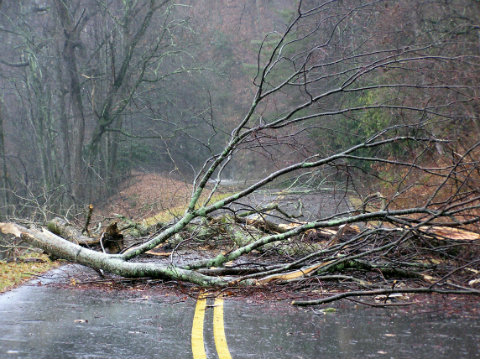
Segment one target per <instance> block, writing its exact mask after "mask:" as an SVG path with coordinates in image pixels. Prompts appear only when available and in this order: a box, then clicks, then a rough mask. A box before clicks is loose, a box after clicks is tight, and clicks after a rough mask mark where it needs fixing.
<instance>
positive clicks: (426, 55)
mask: <svg viewBox="0 0 480 359" xmlns="http://www.w3.org/2000/svg"><path fill="white" fill-rule="evenodd" d="M385 3H389V2H388V1H386V2H385ZM315 4H316V2H308V3H304V2H302V1H300V3H299V7H298V10H297V13H296V14H295V16H294V18H293V20H292V22H291V23H290V24H289V25H288V26H287V27H286V30H285V32H284V33H283V34H282V35H278V34H276V35H272V36H273V37H274V40H275V41H273V45H272V41H270V39H269V38H267V39H265V42H264V43H263V44H262V47H261V48H260V52H259V55H258V64H257V75H256V77H255V81H254V83H255V85H256V92H255V95H254V97H253V101H252V104H251V106H250V107H249V109H248V110H247V112H246V114H245V116H244V117H243V118H242V119H240V120H239V121H238V123H237V124H236V126H235V127H234V128H233V129H232V130H231V133H230V136H229V138H228V140H227V142H226V143H225V145H224V147H223V149H222V150H221V151H220V152H218V153H216V154H214V155H212V157H211V158H209V159H207V161H206V162H205V164H204V166H203V168H201V169H200V170H199V171H198V172H197V173H196V175H195V180H194V183H193V186H192V195H191V198H190V201H189V203H188V205H187V206H186V209H185V211H184V213H183V215H181V216H180V217H179V218H177V219H176V220H175V221H173V222H171V223H168V224H167V225H162V226H161V227H162V228H161V229H160V230H158V231H156V232H153V233H151V235H150V236H149V237H146V238H144V240H143V241H142V242H141V243H140V244H138V245H135V246H133V247H132V248H129V249H127V250H125V251H123V252H121V253H115V254H109V253H104V252H103V251H101V250H93V249H89V248H85V247H83V246H81V244H87V243H90V242H89V240H88V239H85V238H84V237H82V236H80V235H75V234H74V235H73V236H72V235H71V234H66V233H62V231H59V230H56V231H55V232H56V233H57V234H59V235H61V236H64V237H65V238H68V239H69V240H65V239H62V238H61V237H59V236H57V235H54V234H52V233H51V232H49V231H47V230H45V229H41V228H40V229H39V228H26V227H22V226H20V225H15V224H12V223H4V224H1V225H0V229H1V230H2V232H4V233H10V234H13V235H15V236H16V237H18V238H21V239H22V240H24V241H26V242H28V243H30V244H32V245H35V246H37V247H40V248H42V249H43V250H45V251H46V252H48V253H50V254H53V255H55V256H57V257H60V258H65V259H67V260H70V261H73V262H76V263H80V264H83V265H86V266H89V267H92V268H95V269H99V270H100V269H101V270H104V271H106V272H110V273H114V274H118V275H121V276H124V277H136V278H138V277H149V278H162V279H166V280H178V281H187V282H191V283H195V284H197V285H200V286H217V287H226V286H248V285H270V284H273V283H275V284H289V285H292V286H302V288H307V289H308V288H312V290H313V289H317V292H318V287H319V286H320V287H323V286H324V285H326V283H329V282H331V281H333V282H336V283H347V284H348V285H349V286H350V287H353V289H354V290H352V291H350V294H339V295H337V296H336V297H333V299H339V298H344V297H346V296H349V295H352V296H354V295H355V296H362V295H377V294H379V293H383V294H392V293H394V292H409V293H413V292H418V293H435V292H439V293H456V294H458V293H460V294H473V295H479V291H478V290H477V289H476V286H477V285H478V283H479V281H478V277H479V275H480V267H479V263H480V262H479V261H478V260H477V259H476V258H477V256H478V253H479V251H478V243H479V238H480V237H479V235H478V233H476V232H478V222H479V221H480V193H479V192H478V185H477V184H478V181H479V175H478V173H479V169H480V167H479V163H478V158H479V157H478V154H479V152H480V149H479V147H480V142H478V141H470V140H469V141H467V140H465V141H460V142H455V141H454V140H455V139H452V138H448V128H449V126H450V125H451V126H454V125H455V124H456V123H457V122H458V120H459V116H460V115H459V113H461V116H462V118H464V117H468V114H466V113H464V112H462V111H464V110H463V109H464V106H466V103H470V102H471V101H478V99H476V100H475V98H474V96H473V95H472V92H473V93H474V92H475V91H477V90H478V86H476V85H472V84H471V83H470V82H469V81H467V79H466V78H463V77H462V76H457V77H455V79H451V78H448V81H449V82H445V81H446V80H445V79H444V78H443V77H442V76H440V75H439V74H438V73H439V72H440V71H442V70H444V69H445V68H449V69H450V68H455V69H460V68H461V69H465V67H468V68H470V69H472V70H473V69H477V68H478V63H479V62H478V61H477V62H476V61H474V60H478V56H477V55H475V54H473V53H471V52H469V48H468V47H464V46H461V47H451V40H452V37H449V35H448V34H447V35H444V36H443V37H442V38H441V39H436V40H432V41H434V42H431V43H425V42H423V41H424V40H425V39H424V38H422V41H419V42H418V43H413V44H412V43H410V42H409V43H405V44H401V43H400V44H397V45H396V46H392V45H391V43H390V42H387V43H386V44H383V43H373V45H372V44H367V42H362V43H364V44H365V45H364V47H362V46H360V48H356V47H355V48H354V49H353V48H350V47H348V46H346V47H345V48H344V49H342V50H343V51H338V50H339V49H338V46H340V44H341V43H342V41H344V39H343V35H344V33H343V32H340V33H339V31H338V29H339V28H340V27H341V28H344V29H345V28H348V29H350V30H352V32H355V31H360V32H362V34H363V35H364V36H367V35H369V38H371V37H373V34H371V33H369V31H370V30H371V29H373V28H374V27H372V26H371V25H369V24H367V23H366V22H365V21H366V18H365V17H364V16H363V14H365V13H368V14H370V15H371V16H372V18H373V19H374V20H375V21H378V22H379V21H381V19H382V16H383V15H382V14H384V15H385V12H388V11H387V10H386V9H388V7H387V6H385V7H383V5H379V4H378V2H373V3H369V2H364V3H361V4H360V3H358V2H353V1H345V2H342V5H341V6H340V5H338V3H337V2H326V3H325V4H320V5H318V4H316V5H315ZM337 5H338V6H337ZM439 11H448V9H447V10H445V9H443V10H442V9H439ZM372 18H370V17H368V21H374V20H372ZM465 26H467V25H465ZM450 35H451V36H453V38H455V39H456V36H459V35H458V33H457V32H455V35H453V30H452V34H450ZM465 36H467V35H465ZM267 40H268V41H267ZM352 46H353V45H352ZM267 48H269V51H268V52H267ZM462 51H465V52H462ZM475 51H476V50H475ZM428 69H432V71H431V72H428ZM422 71H423V72H426V71H427V72H428V73H425V76H424V77H423V78H422V79H418V78H417V77H415V76H412V73H418V72H422ZM459 71H460V70H459ZM437 76H438V78H437ZM392 94H394V96H390V95H392ZM420 97H422V98H424V99H423V100H422V101H420V100H418V98H420ZM372 98H373V99H372ZM445 103H448V106H445ZM272 104H275V106H273V105H272ZM277 104H282V105H278V107H277ZM272 107H274V109H273V108H272ZM372 118H373V119H372ZM385 118H386V119H388V120H385ZM374 119H376V121H377V120H378V121H377V122H375V123H373V122H371V121H374ZM340 120H341V121H350V122H348V123H349V126H351V127H350V129H358V127H357V124H358V123H365V126H366V127H368V128H369V129H371V128H373V129H374V131H370V130H369V131H364V133H363V135H362V136H359V135H358V136H357V135H355V136H354V135H351V136H350V132H349V130H347V132H346V133H342V134H340V135H339V136H344V137H348V138H347V139H346V140H345V141H343V142H342V143H341V146H340V145H339V143H340V142H338V143H337V144H336V145H335V146H334V145H331V146H327V145H326V144H324V143H323V142H322V141H321V140H318V138H317V136H316V134H318V132H317V131H319V129H322V130H324V128H327V129H329V128H330V126H333V125H334V124H335V121H340ZM471 120H472V121H473V120H475V119H473V118H472V119H471ZM437 128H441V129H443V130H442V131H441V133H442V135H443V134H444V135H445V138H440V137H439V136H437V135H436V134H434V133H433V129H436V130H435V131H437ZM338 131H339V129H338V128H333V129H332V132H333V133H337V132H338ZM439 131H440V130H439ZM307 134H308V135H307ZM337 135H338V134H337ZM349 136H350V137H349ZM339 147H340V148H339ZM252 153H253V154H257V155H258V154H260V155H261V156H258V157H262V156H265V158H267V160H263V161H261V160H258V161H259V162H258V163H257V164H256V165H257V166H260V165H262V166H264V168H266V169H268V170H269V171H267V174H266V175H264V176H263V177H260V176H258V177H256V176H255V178H256V179H255V180H253V181H251V182H250V184H249V185H246V186H244V187H243V188H241V189H239V190H236V191H234V192H233V193H230V194H228V195H226V196H223V197H222V198H221V199H219V200H216V199H215V198H216V197H215V196H214V194H216V193H217V192H218V191H219V189H221V188H222V181H223V180H224V178H225V176H224V172H226V171H227V170H228V169H229V166H234V165H236V163H237V164H238V163H240V164H241V163H242V162H241V161H240V160H238V162H235V161H236V158H237V157H240V158H242V156H244V157H245V156H246V155H247V156H248V155H249V156H251V155H252ZM447 153H448V155H447ZM245 154H246V155H245ZM252 170H253V169H252V168H250V170H247V172H250V171H252ZM325 177H330V178H333V179H334V180H335V182H336V183H337V185H335V186H332V187H331V188H330V189H329V191H330V192H335V193H336V195H337V196H340V197H341V196H343V197H345V199H346V202H353V200H354V199H356V200H357V201H360V202H361V203H360V205H357V206H347V207H346V208H343V209H340V208H339V207H337V208H336V210H335V211H333V212H329V213H327V214H323V215H320V214H318V211H317V213H316V216H314V217H310V218H305V217H302V218H297V217H298V216H296V215H293V214H291V213H289V211H288V210H285V209H282V208H281V207H282V206H281V203H280V202H281V201H280V200H279V201H278V203H270V204H267V205H266V206H265V205H264V206H261V207H255V206H252V204H251V201H250V200H249V198H250V197H251V196H252V195H253V194H256V193H258V192H259V191H260V190H264V189H268V188H272V187H273V188H275V187H276V186H281V187H282V188H283V189H285V188H286V190H285V193H289V190H294V189H295V188H297V187H301V186H306V185H307V184H308V185H310V184H311V183H318V182H319V181H320V180H321V181H320V182H321V183H323V180H324V178H325ZM319 179H320V180H319ZM339 184H341V185H339ZM317 187H318V186H315V185H313V186H311V185H310V187H309V188H310V190H312V191H313V190H316V189H318V188H317ZM375 187H376V188H375ZM378 187H380V189H381V190H382V195H372V194H371V192H374V193H376V191H378ZM372 189H375V191H372ZM352 190H354V191H353V194H352ZM383 190H386V191H387V192H388V193H383ZM349 197H354V198H351V199H350V198H349ZM375 197H377V198H378V199H380V202H381V203H380V206H375V205H372V199H374V198H375ZM239 208H240V209H239ZM199 239H201V240H202V241H203V242H209V243H210V244H211V245H212V246H213V247H215V249H216V250H215V251H212V253H211V255H210V253H208V252H207V253H205V256H204V257H205V258H201V259H195V260H190V261H185V262H181V261H179V262H178V263H176V262H175V261H174V260H173V255H174V253H175V252H176V253H178V252H179V247H181V245H182V243H184V242H186V241H193V240H199ZM222 240H223V242H222ZM97 241H98V240H97ZM73 242H76V243H73ZM92 243H93V242H92ZM167 244H169V245H170V248H173V251H172V252H171V255H170V259H169V260H168V261H167V262H165V261H163V262H162V261H155V260H148V257H146V256H147V255H148V253H152V252H151V251H155V250H156V248H158V247H161V246H163V245H167ZM219 251H220V252H219ZM269 254H272V255H270V256H269ZM138 258H142V260H140V261H134V260H135V259H138ZM245 258H247V259H245ZM407 279H409V280H410V281H413V282H412V283H410V282H409V283H410V284H412V285H415V287H411V286H409V287H404V288H402V286H401V285H396V284H395V283H397V282H398V281H403V280H407ZM357 287H362V288H365V287H367V289H366V290H364V291H358V290H356V288H357ZM323 302H325V300H323ZM319 303H322V300H311V301H298V302H296V304H301V305H306V304H319Z"/></svg>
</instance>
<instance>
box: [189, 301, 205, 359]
mask: <svg viewBox="0 0 480 359" xmlns="http://www.w3.org/2000/svg"><path fill="white" fill-rule="evenodd" d="M206 306H207V299H206V298H205V294H203V293H200V295H199V296H198V299H197V305H196V306H195V314H194V316H193V324H192V354H193V359H207V354H206V353H205V345H204V342H203V321H204V318H205V308H206Z"/></svg>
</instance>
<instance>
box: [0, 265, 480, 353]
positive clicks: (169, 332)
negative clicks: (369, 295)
mask: <svg viewBox="0 0 480 359" xmlns="http://www.w3.org/2000/svg"><path fill="white" fill-rule="evenodd" d="M74 270H78V267H75V266H72V265H69V266H66V267H63V268H60V269H57V270H55V271H54V272H53V273H50V274H49V275H47V276H46V277H44V278H43V279H41V280H39V279H37V280H34V281H32V282H31V283H29V284H28V285H25V286H22V287H20V288H17V289H15V290H13V291H11V292H7V293H4V294H2V295H0V358H120V359H121V358H165V359H168V358H177V359H178V358H199V359H200V358H221V359H228V358H234V359H235V358H236V359H241V358H428V359H432V358H477V357H480V354H479V353H480V321H479V319H480V318H479V317H478V314H477V315H472V314H471V313H470V314H469V315H465V314H462V312H461V311H459V312H458V313H455V312H451V311H450V312H448V313H447V312H445V311H443V310H442V309H440V308H433V307H432V308H431V309H430V310H427V311H423V312H420V313H418V312H417V313H416V314H415V313H413V314H412V313H410V314H407V313H406V312H405V311H402V310H399V309H393V308H391V309H388V310H385V309H373V308H369V307H365V306H360V307H356V306H353V305H342V304H340V305H338V308H337V310H336V312H334V313H323V312H321V311H319V309H320V308H315V309H312V308H309V309H298V308H293V307H291V306H290V305H288V304H286V305H285V304H282V305H280V304H278V303H272V302H262V303H258V302H253V301H252V300H249V299H248V298H247V299H245V298H243V299H240V298H229V297H226V298H223V299H219V298H214V297H213V296H206V297H205V298H203V299H202V298H200V299H199V300H195V299H194V298H189V297H181V298H180V297H176V296H173V297H172V296H165V295H164V294H162V295H151V294H144V293H142V292H141V291H140V292H138V291H136V292H135V293H130V292H129V291H126V290H123V291H113V290H112V291H107V290H93V289H91V290H79V289H76V288H68V286H64V287H59V286H56V285H52V284H49V282H51V281H53V282H58V281H59V280H60V281H62V280H63V281H65V280H67V281H68V278H69V272H70V271H74ZM58 278H61V279H58ZM70 280H71V278H70ZM40 281H42V283H43V284H42V285H38V283H39V282H40ZM145 293H148V292H145ZM477 313H478V312H477Z"/></svg>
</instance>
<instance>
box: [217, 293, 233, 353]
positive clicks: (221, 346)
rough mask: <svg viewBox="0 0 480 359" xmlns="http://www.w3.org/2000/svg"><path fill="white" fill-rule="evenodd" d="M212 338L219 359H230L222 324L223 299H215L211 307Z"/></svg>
mask: <svg viewBox="0 0 480 359" xmlns="http://www.w3.org/2000/svg"><path fill="white" fill-rule="evenodd" d="M213 337H214V338H215V347H216V348H217V354H218V358H219V359H232V356H231V355H230V351H229V350H228V345H227V338H226V337H225V326H224V324H223V298H222V297H221V296H220V297H217V298H216V299H215V304H214V307H213Z"/></svg>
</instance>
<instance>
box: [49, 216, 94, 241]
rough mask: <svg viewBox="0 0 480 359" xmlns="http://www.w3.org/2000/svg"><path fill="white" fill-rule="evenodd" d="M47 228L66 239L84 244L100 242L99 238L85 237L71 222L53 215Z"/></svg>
mask: <svg viewBox="0 0 480 359" xmlns="http://www.w3.org/2000/svg"><path fill="white" fill-rule="evenodd" d="M47 229H48V230H49V231H50V232H52V233H53V234H56V235H58V236H60V237H62V238H64V239H66V240H67V241H70V242H73V243H76V244H80V245H84V246H92V245H96V244H99V243H100V239H99V238H91V237H87V236H85V235H83V234H82V232H81V231H80V230H78V229H77V228H75V227H74V226H73V225H72V224H70V223H69V222H68V221H66V220H64V219H62V218H59V217H55V218H54V219H52V220H51V221H50V222H48V223H47Z"/></svg>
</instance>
